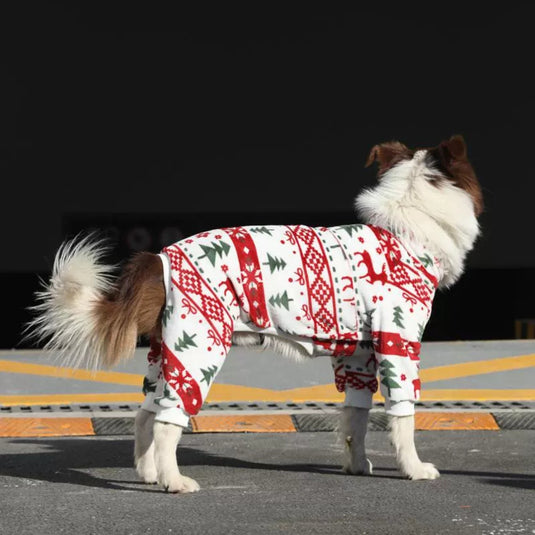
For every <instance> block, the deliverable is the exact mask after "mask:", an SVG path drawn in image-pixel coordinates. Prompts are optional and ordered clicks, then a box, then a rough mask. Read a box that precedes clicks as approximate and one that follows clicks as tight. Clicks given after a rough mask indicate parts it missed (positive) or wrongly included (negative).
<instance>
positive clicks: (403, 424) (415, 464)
mask: <svg viewBox="0 0 535 535" xmlns="http://www.w3.org/2000/svg"><path fill="white" fill-rule="evenodd" d="M390 440H391V441H392V444H393V445H394V448H395V449H396V460H397V463H398V468H399V470H400V472H401V473H402V474H403V475H404V476H407V477H408V478H409V479H436V478H437V477H439V476H440V473H439V471H438V470H437V469H436V468H435V465H433V464H432V463H423V462H422V461H420V458H419V457H418V453H417V452H416V446H415V444H414V415H412V416H392V422H391V427H390Z"/></svg>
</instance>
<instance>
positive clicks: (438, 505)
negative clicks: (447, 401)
mask: <svg viewBox="0 0 535 535" xmlns="http://www.w3.org/2000/svg"><path fill="white" fill-rule="evenodd" d="M417 444H418V446H419V450H420V454H421V457H422V459H423V460H426V461H433V462H435V463H436V464H437V466H438V467H439V468H440V469H441V472H442V477H441V478H440V479H438V480H436V481H418V482H411V481H406V480H404V479H402V478H401V477H400V476H399V474H398V473H397V471H396V470H395V464H394V459H393V456H392V448H391V446H390V444H389V443H388V440H387V434H386V433H385V432H370V433H369V440H368V450H369V456H370V458H371V460H372V462H373V463H374V466H375V475H374V476H373V477H357V476H346V475H344V474H342V473H341V471H340V469H339V462H340V452H341V446H340V445H338V444H337V441H336V435H335V434H333V433H323V432H315V433H287V434H286V433H283V434H269V433H268V434H260V433H256V434H221V433H220V434H200V435H186V436H185V437H183V440H182V443H181V447H179V462H180V463H181V465H182V466H183V473H185V474H186V475H188V476H190V477H193V478H195V479H197V481H198V482H199V483H200V485H201V491H200V492H199V493H196V494H189V495H170V494H165V493H164V492H162V491H161V490H160V489H158V488H157V487H155V486H148V485H143V484H140V483H139V482H138V481H137V479H136V475H135V472H134V469H133V468H132V449H133V439H132V437H131V436H124V437H88V438H40V439H37V438H35V439H29V438H27V439H9V438H5V439H0V533H1V534H2V535H12V534H13V535H15V534H16V535H23V534H32V535H35V534H36V533H40V534H43V535H48V534H56V533H69V534H73V533H75V534H86V533H87V534H89V533H91V534H111V533H113V534H138V533H147V534H153V533H154V534H159V535H162V534H166V533H185V534H188V535H193V534H197V533H198V534H201V533H202V534H234V533H235V534H247V535H250V534H257V533H261V534H264V533H265V534H283V533H284V534H309V533H310V534H319V533H321V534H323V533H329V534H345V533H352V534H366V533H374V534H381V535H388V534H399V533H407V534H409V533H410V534H433V535H437V534H449V533H458V534H472V533H474V534H489V535H490V534H501V533H504V534H510V533H535V507H534V506H535V456H534V453H535V431H482V432H480V431H443V432H419V433H418V434H417Z"/></svg>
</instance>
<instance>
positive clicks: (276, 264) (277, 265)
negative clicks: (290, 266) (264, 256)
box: [262, 253, 286, 273]
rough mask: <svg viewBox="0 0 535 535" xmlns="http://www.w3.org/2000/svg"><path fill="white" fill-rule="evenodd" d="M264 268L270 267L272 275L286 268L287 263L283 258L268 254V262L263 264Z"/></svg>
mask: <svg viewBox="0 0 535 535" xmlns="http://www.w3.org/2000/svg"><path fill="white" fill-rule="evenodd" d="M262 265H263V266H269V269H270V270H271V273H273V272H274V271H275V270H276V269H284V268H285V267H286V262H285V261H284V260H283V259H282V258H277V257H276V256H275V257H273V256H271V255H270V254H269V253H268V261H267V262H264V263H263V264H262Z"/></svg>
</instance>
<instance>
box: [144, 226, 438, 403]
mask: <svg viewBox="0 0 535 535" xmlns="http://www.w3.org/2000/svg"><path fill="white" fill-rule="evenodd" d="M160 256H161V258H162V263H163V266H164V280H165V285H166V296H167V302H166V306H165V308H164V310H163V315H162V341H161V345H160V344H157V347H153V348H152V350H151V353H150V354H149V364H151V361H152V366H153V369H152V371H151V370H150V369H149V375H148V377H147V379H146V386H147V389H148V390H150V389H151V388H150V386H148V385H150V384H154V383H155V382H156V379H157V378H158V377H159V378H160V382H161V385H162V386H161V387H160V389H159V392H158V391H157V392H156V395H155V397H154V400H155V402H156V404H158V405H159V406H160V407H161V408H173V407H180V408H182V409H183V410H184V411H185V412H186V413H188V414H196V413H197V412H198V411H199V410H200V408H201V406H202V403H203V401H204V399H205V398H206V395H207V393H208V389H209V387H210V385H211V383H212V382H213V379H214V377H215V375H216V374H217V372H218V371H219V369H220V367H221V365H222V364H223V361H224V358H225V356H226V354H227V352H228V350H229V348H230V346H231V342H232V335H233V333H235V332H246V333H251V332H254V333H262V334H269V335H276V336H279V337H282V338H283V339H287V340H291V341H292V342H294V343H297V344H299V345H300V346H301V348H303V349H304V350H305V351H306V352H307V353H308V355H310V356H311V357H314V356H321V355H325V356H331V357H333V368H334V371H335V382H336V386H337V388H338V389H339V390H340V391H344V390H347V389H348V388H353V389H356V390H362V389H368V390H369V391H375V390H376V389H377V380H376V379H375V375H376V372H377V371H379V374H380V384H381V385H382V387H384V393H386V396H385V397H388V398H389V399H390V400H391V402H393V403H396V402H398V401H404V400H407V399H409V400H411V401H414V400H415V399H417V397H418V391H419V381H418V376H417V369H418V360H419V358H418V354H419V350H420V339H421V336H422V333H423V331H424V328H425V325H426V323H427V321H428V319H429V316H430V313H431V304H432V300H433V296H434V293H435V289H436V287H437V285H438V277H439V266H438V263H437V261H436V260H435V259H434V258H431V257H430V256H429V254H427V253H426V251H425V249H424V248H422V249H421V250H418V251H414V250H409V249H408V248H407V247H406V246H405V245H403V244H402V243H401V242H400V241H399V240H398V239H397V238H396V237H394V236H393V235H392V234H391V233H390V232H388V231H386V230H383V229H380V228H378V227H374V226H370V225H358V224H355V225H346V226H339V227H331V228H325V227H319V228H311V227H307V226H301V225H293V226H256V227H253V226H250V227H236V228H224V229H218V230H211V231H209V232H202V233H200V234H197V235H195V236H192V237H190V238H186V239H183V240H181V241H179V242H177V243H175V244H173V245H171V246H169V247H166V248H165V249H163V251H162V253H161V255H160ZM363 351H364V352H365V353H366V358H365V359H364V360H365V361H366V362H367V364H366V363H363V364H362V365H361V366H356V367H355V366H353V367H351V366H349V365H347V362H349V361H350V359H351V358H352V357H355V356H356V355H358V354H359V353H361V352H363ZM150 355H152V357H151V356H150ZM364 360H363V362H364ZM397 361H399V363H403V362H405V363H404V364H402V365H401V367H400V364H399V363H398V362H397ZM149 368H150V366H149ZM405 368H406V369H405ZM156 370H158V371H157V372H156ZM359 370H360V371H359ZM359 374H360V375H359ZM152 389H154V388H152ZM398 391H399V392H398Z"/></svg>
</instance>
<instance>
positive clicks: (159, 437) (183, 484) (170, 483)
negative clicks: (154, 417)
mask: <svg viewBox="0 0 535 535" xmlns="http://www.w3.org/2000/svg"><path fill="white" fill-rule="evenodd" d="M181 436H182V427H181V426H179V425H175V424H170V423H165V422H158V421H156V422H154V458H155V461H156V471H157V473H158V483H159V484H160V485H162V486H163V487H164V488H165V490H166V491H167V492H179V493H186V492H196V491H198V490H199V488H200V487H199V484H198V483H197V482H196V481H195V480H194V479H191V478H189V477H186V476H183V475H182V474H181V473H180V470H179V469H178V464H177V460H176V448H177V446H178V443H179V441H180V437H181Z"/></svg>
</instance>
